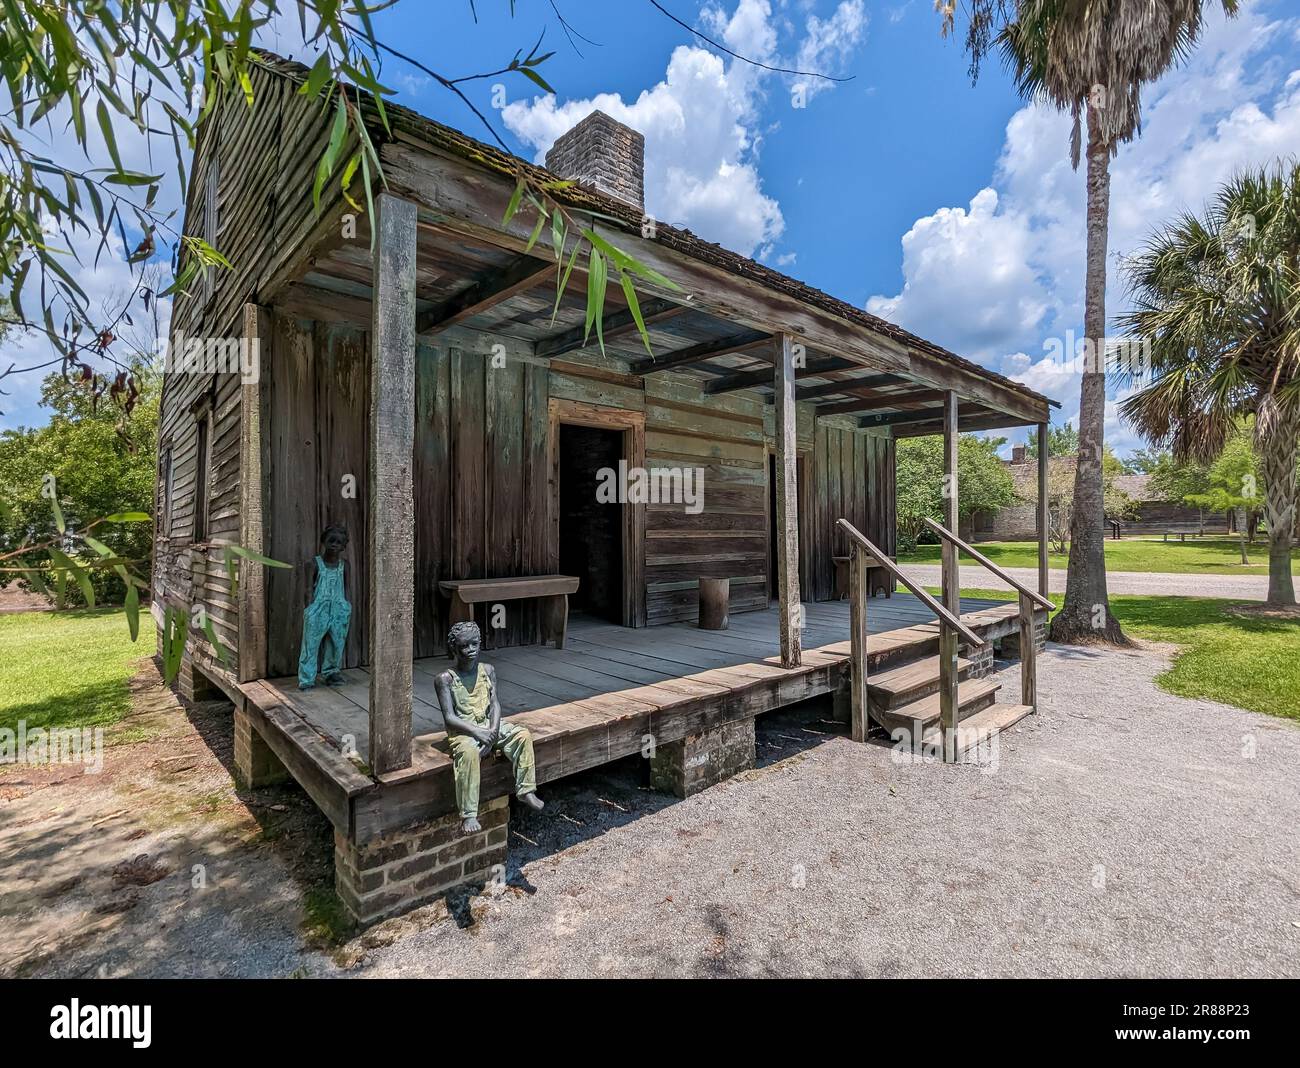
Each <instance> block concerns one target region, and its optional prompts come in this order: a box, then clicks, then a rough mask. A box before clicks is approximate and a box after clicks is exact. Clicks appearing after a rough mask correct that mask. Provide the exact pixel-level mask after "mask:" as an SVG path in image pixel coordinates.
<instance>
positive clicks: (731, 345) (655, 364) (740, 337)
mask: <svg viewBox="0 0 1300 1068" xmlns="http://www.w3.org/2000/svg"><path fill="white" fill-rule="evenodd" d="M771 336H772V335H771V334H765V333H763V332H762V331H761V330H746V331H744V332H743V333H740V334H733V335H732V336H731V337H720V338H717V339H715V340H713V341H702V342H700V343H699V344H698V345H690V346H688V347H687V348H684V349H678V350H677V351H676V352H666V353H664V355H662V356H654V357H646V358H645V359H641V360H633V361H632V366H631V367H629V368H628V371H629V373H631V374H634V375H648V374H653V373H654V372H655V371H668V370H671V369H672V368H674V367H684V366H686V365H687V364H688V363H698V362H699V361H700V360H707V359H709V358H711V357H713V356H726V355H727V354H728V353H732V352H743V351H744V350H745V349H752V348H754V346H756V345H761V344H762V343H763V342H765V341H768V340H770V339H771Z"/></svg>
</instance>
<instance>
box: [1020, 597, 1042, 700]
mask: <svg viewBox="0 0 1300 1068" xmlns="http://www.w3.org/2000/svg"><path fill="white" fill-rule="evenodd" d="M1037 656H1038V649H1037V648H1036V647H1035V645H1034V602H1033V601H1032V600H1030V598H1029V596H1028V595H1027V594H1024V593H1022V594H1021V595H1020V703H1021V704H1022V705H1028V706H1029V707H1030V708H1032V709H1033V710H1034V711H1035V712H1037V711H1038V664H1037Z"/></svg>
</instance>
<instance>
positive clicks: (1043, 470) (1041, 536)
mask: <svg viewBox="0 0 1300 1068" xmlns="http://www.w3.org/2000/svg"><path fill="white" fill-rule="evenodd" d="M1050 518H1051V516H1050V513H1049V509H1048V501H1047V424H1046V423H1039V424H1038V592H1039V593H1041V594H1042V595H1043V596H1044V597H1046V596H1047V582H1048V574H1047V569H1048V562H1047V525H1048V521H1049V520H1050ZM1024 703H1025V704H1028V703H1029V702H1028V701H1026V702H1024Z"/></svg>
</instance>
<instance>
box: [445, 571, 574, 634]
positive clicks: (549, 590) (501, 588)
mask: <svg viewBox="0 0 1300 1068" xmlns="http://www.w3.org/2000/svg"><path fill="white" fill-rule="evenodd" d="M438 588H439V589H440V590H442V592H443V593H445V594H446V595H447V596H448V597H450V598H451V614H450V616H449V617H448V622H449V623H450V624H456V623H462V622H467V621H469V620H472V619H473V618H474V605H476V604H496V603H497V602H498V601H523V600H527V599H529V598H532V597H536V598H538V599H540V600H541V602H542V605H541V608H542V642H543V643H546V642H548V641H550V640H551V639H552V638H554V639H555V648H557V649H563V648H564V635H565V631H567V630H568V628H569V594H571V593H577V592H578V579H577V577H576V576H574V575H521V576H518V577H516V578H490V579H448V580H446V581H445V582H439V583H438Z"/></svg>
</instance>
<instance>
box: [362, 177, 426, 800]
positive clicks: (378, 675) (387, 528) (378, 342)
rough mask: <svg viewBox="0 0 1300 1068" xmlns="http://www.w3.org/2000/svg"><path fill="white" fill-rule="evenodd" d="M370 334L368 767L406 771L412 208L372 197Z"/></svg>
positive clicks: (411, 569) (411, 595)
mask: <svg viewBox="0 0 1300 1068" xmlns="http://www.w3.org/2000/svg"><path fill="white" fill-rule="evenodd" d="M375 207H376V213H377V215H378V219H377V225H378V232H377V233H376V234H375V246H374V257H373V259H374V274H373V278H374V283H373V287H374V298H373V301H372V311H371V315H372V320H371V329H370V480H369V492H370V498H369V500H370V509H369V512H370V514H369V531H368V537H367V540H366V563H367V566H368V567H369V575H370V604H369V628H370V629H369V636H370V767H371V770H372V771H373V772H374V774H376V775H383V774H386V773H387V772H391V771H397V770H399V769H401V768H407V767H410V765H411V700H412V696H411V685H412V676H413V670H414V640H415V501H414V485H413V482H414V479H413V473H412V472H413V464H414V456H413V450H414V445H415V233H416V208H415V205H414V204H412V203H411V202H410V201H407V200H402V199H400V198H398V197H395V196H392V195H391V194H388V193H381V194H380V195H379V196H378V197H376V198H375Z"/></svg>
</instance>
